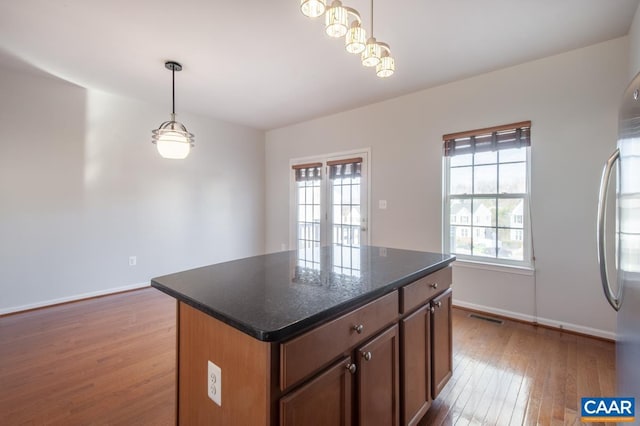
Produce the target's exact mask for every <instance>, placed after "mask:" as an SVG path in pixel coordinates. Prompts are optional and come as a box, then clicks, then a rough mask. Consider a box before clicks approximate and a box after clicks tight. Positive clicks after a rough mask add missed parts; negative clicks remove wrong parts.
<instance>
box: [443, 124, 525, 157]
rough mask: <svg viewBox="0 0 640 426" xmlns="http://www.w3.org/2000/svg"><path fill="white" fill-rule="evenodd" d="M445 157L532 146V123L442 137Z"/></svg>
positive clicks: (507, 125)
mask: <svg viewBox="0 0 640 426" xmlns="http://www.w3.org/2000/svg"><path fill="white" fill-rule="evenodd" d="M442 139H443V141H444V155H445V157H453V156H456V155H465V154H473V153H476V152H486V151H498V150H501V149H510V148H521V147H527V146H530V145H531V121H522V122H519V123H513V124H506V125H503V126H496V127H489V128H486V129H478V130H470V131H466V132H459V133H451V134H448V135H444V136H442Z"/></svg>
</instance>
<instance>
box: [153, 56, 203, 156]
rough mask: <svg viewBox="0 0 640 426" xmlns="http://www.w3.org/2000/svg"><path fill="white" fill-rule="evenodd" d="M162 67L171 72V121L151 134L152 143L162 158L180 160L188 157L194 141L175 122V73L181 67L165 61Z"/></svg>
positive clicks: (189, 134) (193, 138)
mask: <svg viewBox="0 0 640 426" xmlns="http://www.w3.org/2000/svg"><path fill="white" fill-rule="evenodd" d="M164 66H165V68H167V69H168V70H171V83H172V85H171V120H169V121H165V122H164V123H162V124H161V125H160V127H159V128H157V129H155V130H153V131H152V132H151V133H152V142H153V143H154V144H156V148H157V149H158V152H159V153H160V155H161V156H162V157H163V158H169V159H174V160H182V159H184V158H187V155H189V152H190V151H191V148H192V147H193V145H194V140H195V137H194V136H193V134H192V133H189V132H188V131H187V128H186V127H184V125H183V124H182V123H180V122H177V121H176V72H177V71H182V65H180V64H179V63H177V62H174V61H167V62H165V64H164Z"/></svg>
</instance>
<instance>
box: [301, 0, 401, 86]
mask: <svg viewBox="0 0 640 426" xmlns="http://www.w3.org/2000/svg"><path fill="white" fill-rule="evenodd" d="M300 10H301V11H302V14H303V15H305V16H308V17H310V18H317V17H319V16H322V15H323V14H324V15H325V32H326V33H327V35H329V37H334V38H339V37H343V36H344V47H345V49H346V51H347V52H349V53H354V54H360V60H361V61H362V65H364V66H365V67H371V68H375V70H376V75H377V76H378V77H381V78H385V77H390V76H392V75H393V73H394V72H395V70H396V64H395V60H394V59H393V58H392V57H391V48H390V47H389V45H388V44H386V43H382V42H379V41H377V40H376V38H375V37H374V36H373V0H371V36H370V37H369V38H368V39H367V35H366V31H365V30H364V28H362V20H361V19H360V14H359V13H358V11H357V10H355V9H352V8H350V7H346V6H344V5H343V4H342V2H341V1H340V0H333V1H332V2H331V5H330V6H329V7H327V3H326V1H325V0H300ZM350 18H353V19H352V20H350Z"/></svg>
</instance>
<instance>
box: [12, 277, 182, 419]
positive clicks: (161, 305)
mask: <svg viewBox="0 0 640 426" xmlns="http://www.w3.org/2000/svg"><path fill="white" fill-rule="evenodd" d="M175 311H176V309H175V299H172V298H170V297H168V296H166V295H165V294H163V293H160V292H159V291H157V290H155V289H144V290H138V291H132V292H127V293H121V294H116V295H112V296H106V297H101V298H97V299H90V300H86V301H81V302H77V303H70V304H65V305H59V306H54V307H50V308H45V309H39V310H35V311H30V312H25V313H20V314H15V315H10V316H6V317H2V318H0V425H22V424H29V425H44V424H47V425H48V424H55V425H86V424H96V425H102V424H113V425H118V424H120V425H170V424H174V423H175V420H174V419H175V401H174V398H175V396H174V395H175V344H176V343H175V339H176V336H175V330H176V328H175Z"/></svg>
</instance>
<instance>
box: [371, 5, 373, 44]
mask: <svg viewBox="0 0 640 426" xmlns="http://www.w3.org/2000/svg"><path fill="white" fill-rule="evenodd" d="M371 37H373V0H371Z"/></svg>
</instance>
